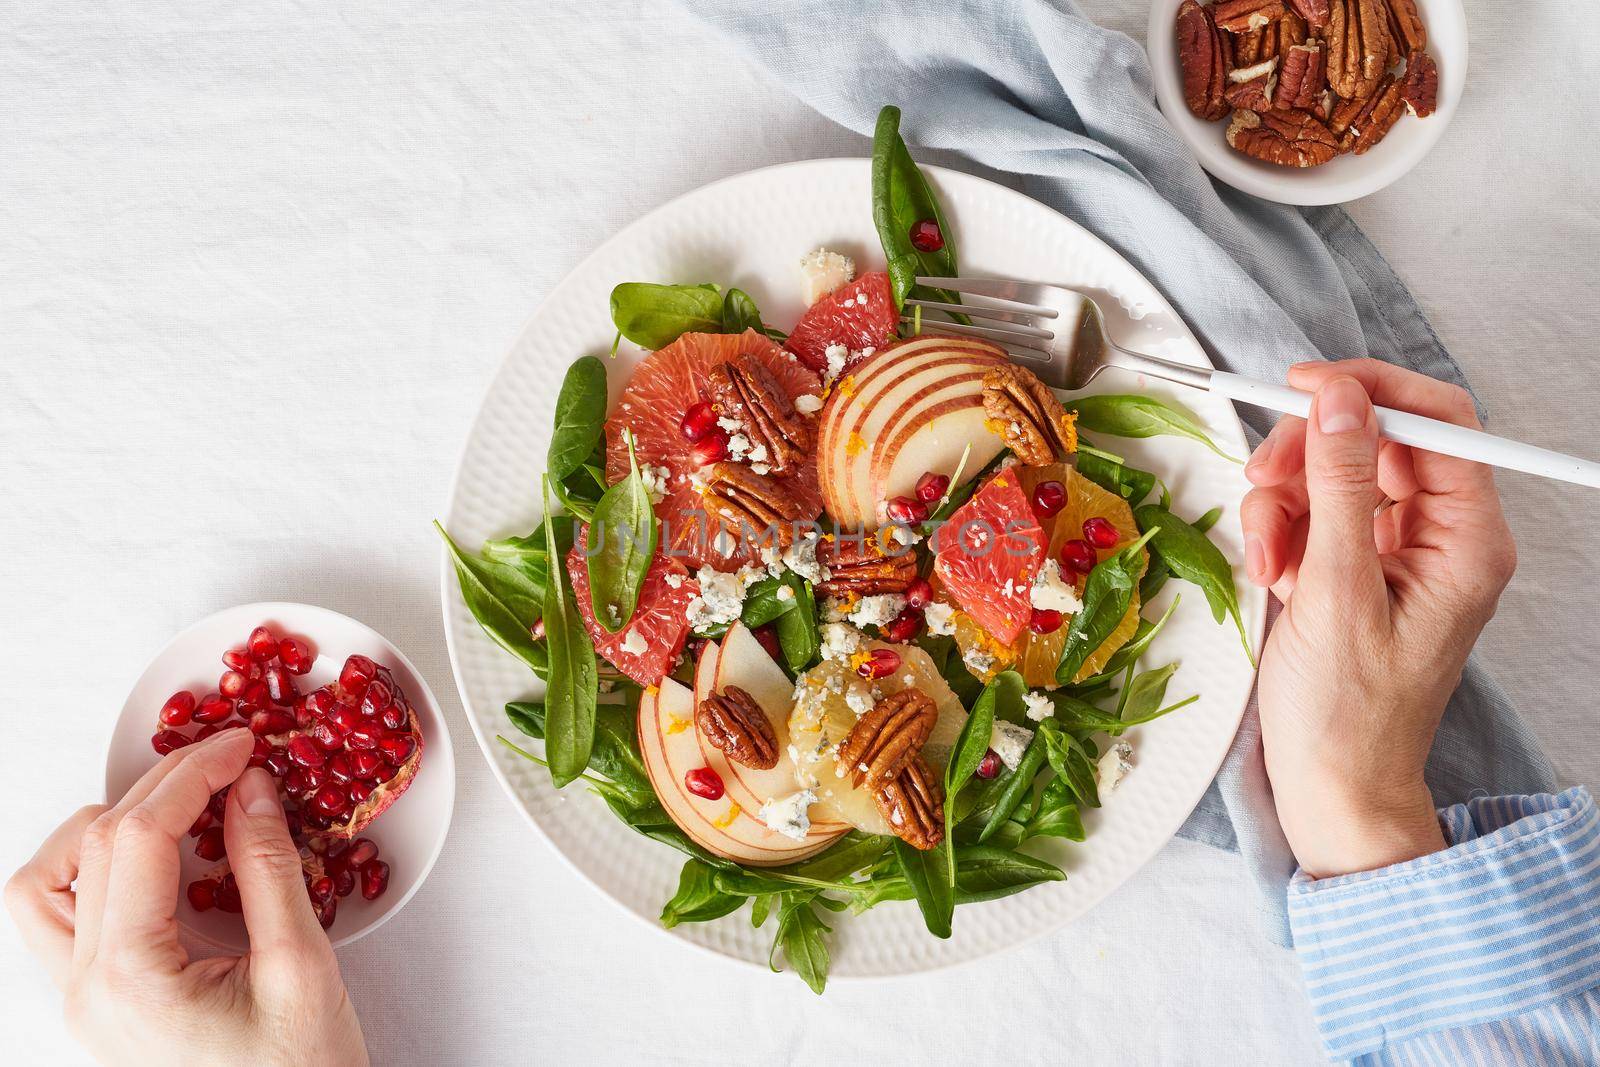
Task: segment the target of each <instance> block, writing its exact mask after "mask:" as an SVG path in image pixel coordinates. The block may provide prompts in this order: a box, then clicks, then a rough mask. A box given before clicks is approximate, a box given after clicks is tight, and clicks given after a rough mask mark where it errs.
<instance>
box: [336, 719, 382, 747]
mask: <svg viewBox="0 0 1600 1067" xmlns="http://www.w3.org/2000/svg"><path fill="white" fill-rule="evenodd" d="M382 739H383V732H382V731H381V730H379V729H378V728H377V727H376V726H372V725H370V724H368V723H362V724H361V725H360V726H357V727H356V728H355V729H354V730H351V731H350V733H349V734H348V735H347V736H346V737H345V743H346V744H348V745H349V746H350V747H351V748H377V747H378V742H379V741H381V740H382Z"/></svg>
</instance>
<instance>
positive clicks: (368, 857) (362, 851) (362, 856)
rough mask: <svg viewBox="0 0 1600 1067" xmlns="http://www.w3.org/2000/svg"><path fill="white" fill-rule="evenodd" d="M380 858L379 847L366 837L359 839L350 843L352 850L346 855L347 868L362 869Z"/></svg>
mask: <svg viewBox="0 0 1600 1067" xmlns="http://www.w3.org/2000/svg"><path fill="white" fill-rule="evenodd" d="M377 858H378V846H377V845H374V844H373V843H372V842H371V841H370V840H369V839H367V838H365V837H358V838H356V839H355V840H354V841H352V842H350V849H349V851H348V852H346V853H345V857H344V863H345V866H346V867H351V868H361V867H365V866H366V865H367V864H368V863H371V862H372V861H373V860H375V859H377Z"/></svg>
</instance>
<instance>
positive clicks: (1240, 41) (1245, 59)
mask: <svg viewBox="0 0 1600 1067" xmlns="http://www.w3.org/2000/svg"><path fill="white" fill-rule="evenodd" d="M1229 37H1231V38H1232V40H1233V64H1232V67H1248V66H1253V65H1254V64H1256V63H1259V62H1261V61H1262V60H1263V59H1266V58H1268V57H1267V55H1266V50H1267V29H1266V27H1265V26H1263V27H1262V28H1261V29H1259V30H1250V31H1249V32H1247V33H1241V34H1238V35H1237V36H1235V35H1233V34H1229ZM1230 73H1231V68H1230Z"/></svg>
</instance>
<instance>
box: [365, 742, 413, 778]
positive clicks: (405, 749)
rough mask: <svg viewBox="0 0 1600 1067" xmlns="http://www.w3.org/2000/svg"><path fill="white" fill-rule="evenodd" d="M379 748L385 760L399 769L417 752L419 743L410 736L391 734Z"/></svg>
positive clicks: (380, 743) (379, 743)
mask: <svg viewBox="0 0 1600 1067" xmlns="http://www.w3.org/2000/svg"><path fill="white" fill-rule="evenodd" d="M378 748H379V749H380V750H381V751H382V752H383V758H384V759H386V760H388V761H389V762H390V763H392V764H394V765H395V766H396V767H399V766H402V765H403V764H404V763H405V761H406V760H408V759H410V758H411V753H413V752H415V751H416V748H417V742H416V740H415V739H414V738H413V737H412V736H411V735H410V734H389V735H388V736H387V737H385V738H384V739H383V740H381V741H379V742H378ZM362 777H366V776H365V775H362Z"/></svg>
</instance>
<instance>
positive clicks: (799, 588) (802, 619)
mask: <svg viewBox="0 0 1600 1067" xmlns="http://www.w3.org/2000/svg"><path fill="white" fill-rule="evenodd" d="M783 581H784V583H785V584H786V585H788V587H789V588H790V589H792V590H793V591H794V601H793V603H794V608H793V609H792V610H790V611H786V612H784V613H783V614H782V615H779V616H778V618H777V630H778V645H779V646H780V647H781V648H782V649H783V658H784V661H785V662H786V663H788V665H789V670H791V671H793V672H794V673H796V674H798V673H799V672H801V671H803V670H805V669H806V668H808V667H810V666H811V664H812V662H813V661H814V660H816V658H817V651H818V649H819V647H820V646H819V643H818V640H819V639H818V633H817V601H816V597H815V596H814V595H813V594H812V592H811V583H810V582H808V581H806V580H805V579H804V578H802V577H800V576H799V575H798V574H796V573H794V572H793V571H785V572H784V575H783Z"/></svg>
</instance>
